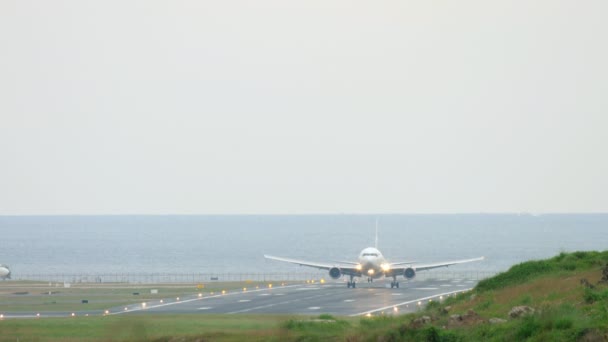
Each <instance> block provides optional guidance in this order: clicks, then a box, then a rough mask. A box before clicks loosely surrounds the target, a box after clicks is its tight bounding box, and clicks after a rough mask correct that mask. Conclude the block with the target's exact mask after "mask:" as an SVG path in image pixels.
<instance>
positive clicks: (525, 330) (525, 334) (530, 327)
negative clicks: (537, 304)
mask: <svg viewBox="0 0 608 342" xmlns="http://www.w3.org/2000/svg"><path fill="white" fill-rule="evenodd" d="M541 329H542V326H541V325H540V323H539V322H538V319H537V318H536V317H534V316H526V317H524V318H523V322H522V323H521V325H520V326H519V329H518V330H517V338H518V339H519V340H523V339H526V338H529V337H532V336H534V335H536V334H537V333H538V332H540V331H541Z"/></svg>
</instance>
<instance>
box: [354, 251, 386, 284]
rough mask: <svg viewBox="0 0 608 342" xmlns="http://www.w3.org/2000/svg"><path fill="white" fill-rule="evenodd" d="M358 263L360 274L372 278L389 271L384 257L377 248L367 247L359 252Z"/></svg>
mask: <svg viewBox="0 0 608 342" xmlns="http://www.w3.org/2000/svg"><path fill="white" fill-rule="evenodd" d="M358 261H359V265H357V269H359V268H361V269H360V271H361V276H362V277H368V278H372V279H377V278H380V277H384V276H385V274H386V273H388V272H389V271H390V269H389V266H388V263H387V262H386V259H385V258H384V256H383V255H382V253H380V251H379V250H378V249H377V248H374V247H367V248H365V249H364V250H362V251H361V253H359V260H358Z"/></svg>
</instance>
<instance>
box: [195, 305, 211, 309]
mask: <svg viewBox="0 0 608 342" xmlns="http://www.w3.org/2000/svg"><path fill="white" fill-rule="evenodd" d="M210 309H213V308H212V307H210V306H203V307H202V308H198V309H196V310H210Z"/></svg>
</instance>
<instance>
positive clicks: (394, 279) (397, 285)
mask: <svg viewBox="0 0 608 342" xmlns="http://www.w3.org/2000/svg"><path fill="white" fill-rule="evenodd" d="M395 287H396V288H399V282H398V281H397V277H393V281H391V289H393V288H395Z"/></svg>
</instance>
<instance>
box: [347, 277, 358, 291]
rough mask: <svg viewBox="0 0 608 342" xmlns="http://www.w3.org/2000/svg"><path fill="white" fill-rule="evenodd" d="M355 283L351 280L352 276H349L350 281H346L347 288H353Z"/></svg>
mask: <svg viewBox="0 0 608 342" xmlns="http://www.w3.org/2000/svg"><path fill="white" fill-rule="evenodd" d="M356 284H357V283H355V281H354V280H353V276H350V281H349V282H347V283H346V287H347V288H349V289H350V288H351V287H352V288H353V289H354V288H355V285H356Z"/></svg>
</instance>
